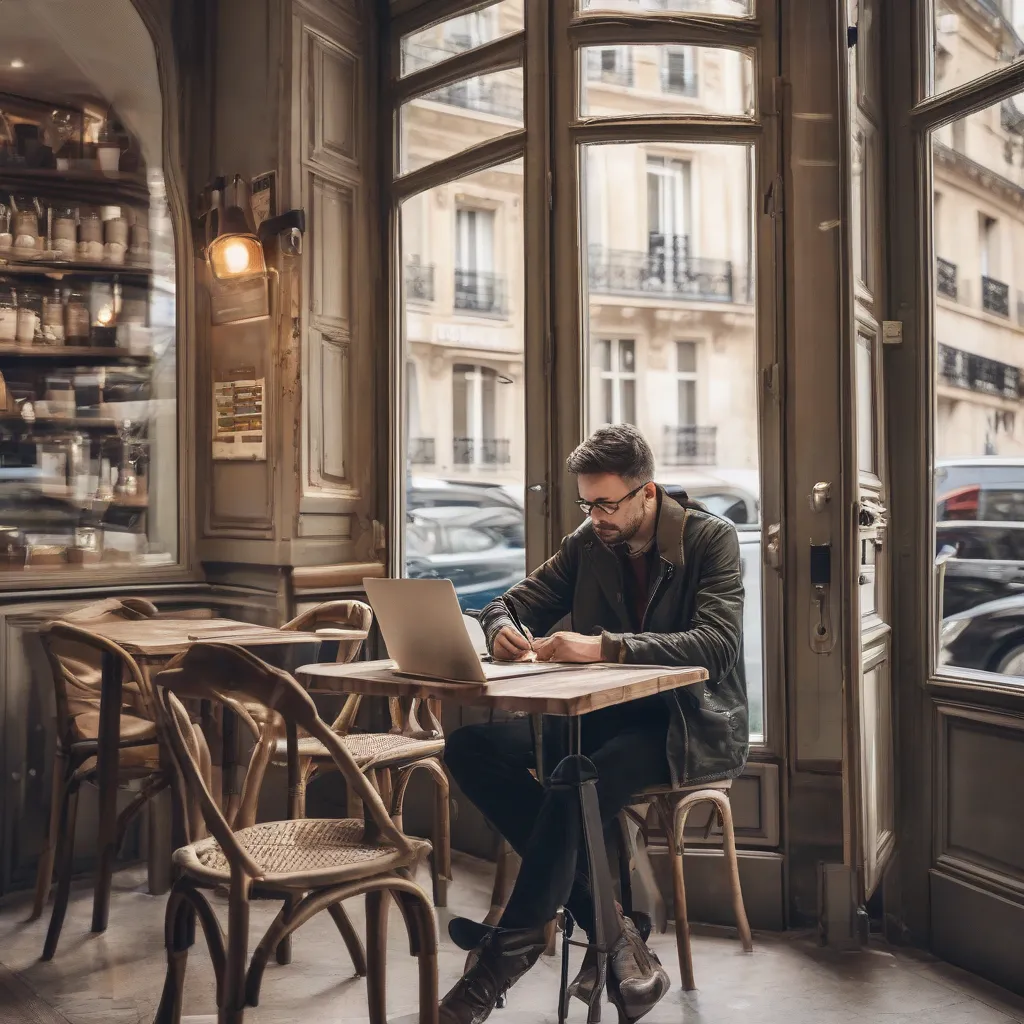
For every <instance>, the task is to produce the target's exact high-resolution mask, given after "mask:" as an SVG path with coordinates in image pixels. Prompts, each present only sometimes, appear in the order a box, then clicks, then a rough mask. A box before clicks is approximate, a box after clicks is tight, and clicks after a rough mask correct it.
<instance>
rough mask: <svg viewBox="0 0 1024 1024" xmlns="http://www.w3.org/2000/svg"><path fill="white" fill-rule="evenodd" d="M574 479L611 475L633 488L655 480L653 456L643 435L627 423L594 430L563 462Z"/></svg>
mask: <svg viewBox="0 0 1024 1024" xmlns="http://www.w3.org/2000/svg"><path fill="white" fill-rule="evenodd" d="M566 466H568V468H569V472H570V473H572V474H573V476H579V475H580V474H581V473H585V474H594V475H596V474H598V473H614V474H615V475H616V476H621V477H622V479H623V480H626V481H628V482H629V483H632V484H641V483H647V481H648V480H653V479H654V453H653V452H652V451H651V446H650V445H649V444H648V443H647V440H646V439H645V438H644V435H643V434H641V433H640V431H639V430H637V429H636V427H634V426H631V425H630V424H628V423H616V424H615V425H613V426H610V427H601V429H600V430H595V431H594V433H593V434H591V435H590V437H588V438H587V440H586V441H584V442H583V444H581V445H579V447H577V448H576V449H575V451H573V453H572V454H571V455H570V456H569V458H568V459H566Z"/></svg>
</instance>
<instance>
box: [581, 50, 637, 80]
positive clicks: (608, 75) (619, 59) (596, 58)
mask: <svg viewBox="0 0 1024 1024" xmlns="http://www.w3.org/2000/svg"><path fill="white" fill-rule="evenodd" d="M587 78H589V79H590V80H591V81H592V82H608V83H610V84H612V85H632V84H633V50H632V47H629V46H603V47H591V48H589V49H588V50H587Z"/></svg>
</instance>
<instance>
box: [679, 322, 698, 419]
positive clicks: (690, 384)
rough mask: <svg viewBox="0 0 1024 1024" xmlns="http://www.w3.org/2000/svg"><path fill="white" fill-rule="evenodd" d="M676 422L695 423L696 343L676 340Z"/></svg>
mask: <svg viewBox="0 0 1024 1024" xmlns="http://www.w3.org/2000/svg"><path fill="white" fill-rule="evenodd" d="M676 396H677V397H676V401H677V405H676V423H677V424H678V425H679V426H680V427H693V426H696V425H697V343H696V342H695V341H677V342H676Z"/></svg>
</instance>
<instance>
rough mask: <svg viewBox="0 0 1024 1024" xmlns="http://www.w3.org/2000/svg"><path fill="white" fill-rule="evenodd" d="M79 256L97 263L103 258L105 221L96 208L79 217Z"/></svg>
mask: <svg viewBox="0 0 1024 1024" xmlns="http://www.w3.org/2000/svg"><path fill="white" fill-rule="evenodd" d="M78 256H79V258H80V259H83V260H91V261H93V262H95V263H99V262H100V261H101V260H102V259H103V221H102V220H101V219H100V215H99V213H98V212H97V211H96V210H89V211H88V212H83V213H82V215H81V217H80V218H79V222H78Z"/></svg>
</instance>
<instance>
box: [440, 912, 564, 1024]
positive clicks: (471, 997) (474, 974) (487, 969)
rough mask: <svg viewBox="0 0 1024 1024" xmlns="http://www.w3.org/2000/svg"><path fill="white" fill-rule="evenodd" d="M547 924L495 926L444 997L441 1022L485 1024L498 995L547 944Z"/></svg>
mask: <svg viewBox="0 0 1024 1024" xmlns="http://www.w3.org/2000/svg"><path fill="white" fill-rule="evenodd" d="M544 932H545V928H544V926H543V925H541V926H540V927H539V928H495V929H494V930H493V931H489V932H487V934H485V936H484V937H483V939H482V940H481V941H480V944H479V945H478V946H476V947H475V948H474V950H473V951H472V953H471V955H470V958H469V966H468V968H467V970H466V973H465V974H464V975H463V976H462V978H461V979H460V980H459V981H458V982H456V984H455V987H454V988H453V989H452V990H451V991H450V992H449V993H448V995H446V996H445V997H444V999H442V1000H441V1009H440V1014H439V1016H438V1020H439V1021H440V1024H481V1022H482V1021H485V1020H486V1019H487V1018H488V1017H489V1016H490V1014H491V1010H493V1009H494V1005H495V1003H497V1001H498V997H499V996H501V995H503V994H504V993H505V992H506V991H508V989H509V988H511V987H512V986H513V985H514V984H515V983H516V982H517V981H518V980H519V979H520V978H521V977H522V976H523V975H524V974H525V973H526V972H527V971H528V970H529V969H530V968H531V967H532V966H533V965H534V964H535V963H536V962H537V961H538V960H539V959H540V955H541V953H543V952H544V950H545V949H546V948H547V939H546V938H545V935H544Z"/></svg>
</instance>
